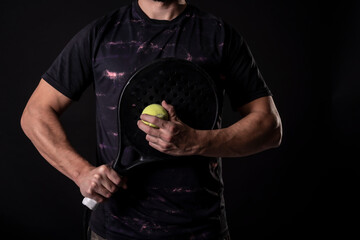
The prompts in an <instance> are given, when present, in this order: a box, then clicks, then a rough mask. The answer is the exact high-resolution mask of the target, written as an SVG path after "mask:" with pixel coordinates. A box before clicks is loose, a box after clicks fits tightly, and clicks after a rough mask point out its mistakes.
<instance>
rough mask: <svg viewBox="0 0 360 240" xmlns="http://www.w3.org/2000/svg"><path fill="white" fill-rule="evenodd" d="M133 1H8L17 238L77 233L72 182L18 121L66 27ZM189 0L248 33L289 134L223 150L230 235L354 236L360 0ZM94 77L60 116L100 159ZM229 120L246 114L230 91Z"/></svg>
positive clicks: (4, 13)
mask: <svg viewBox="0 0 360 240" xmlns="http://www.w3.org/2000/svg"><path fill="white" fill-rule="evenodd" d="M127 2H129V1H121V0H118V1H115V0H105V1H95V0H87V1H86V0H76V1H68V0H63V1H40V0H33V1H6V0H5V1H1V2H0V34H1V37H0V41H1V43H0V61H1V62H0V69H1V71H0V89H1V94H0V114H1V118H0V119H1V120H0V121H1V127H0V140H1V144H0V146H1V155H0V156H1V161H0V170H1V172H0V233H1V235H3V236H5V235H6V234H10V236H12V237H11V239H28V238H29V239H49V240H50V239H51V240H57V239H67V240H75V239H81V234H82V216H83V206H82V204H81V200H82V196H81V194H80V192H79V190H78V188H77V187H76V185H75V184H74V183H73V182H71V181H70V180H69V179H67V178H66V177H65V176H63V175H62V174H60V173H59V172H57V170H55V169H54V168H53V167H51V166H50V165H49V164H48V163H47V162H46V161H45V160H44V159H42V157H41V156H40V155H39V153H38V152H37V151H36V149H35V148H34V147H33V145H32V144H31V142H30V141H29V140H28V139H27V138H26V137H25V135H24V134H23V132H22V130H21V128H20V116H21V113H22V110H23V109H24V107H25V104H26V102H27V100H28V98H29V97H30V95H31V93H32V91H33V90H34V89H35V87H36V86H37V84H38V82H39V80H40V76H41V74H42V73H43V72H44V71H46V69H47V68H48V67H49V66H50V64H51V63H52V62H53V60H54V59H55V57H56V56H57V55H58V54H59V53H60V51H61V50H62V48H63V47H64V46H65V44H66V43H67V42H68V41H69V40H70V38H71V37H72V36H73V35H74V34H75V33H77V32H78V31H79V30H80V29H81V28H82V27H84V26H85V25H86V24H87V23H89V22H90V21H92V20H93V19H95V18H97V17H100V16H102V15H103V14H105V13H108V12H109V11H111V10H113V9H115V8H118V7H120V6H121V5H124V4H125V3H127ZM343 2H346V5H345V4H336V3H334V4H332V5H329V3H326V4H323V3H321V2H320V1H302V0H294V1H280V0H274V1H268V0H240V1H234V0H223V1H215V0H211V1H209V0H207V1H206V0H193V1H192V3H193V4H194V5H197V6H198V7H200V8H202V9H204V10H207V11H210V12H212V13H214V14H215V15H218V16H222V17H223V18H224V19H225V20H226V21H228V22H229V23H231V24H232V25H233V26H235V27H236V28H237V30H238V31H239V32H240V33H241V34H242V35H243V36H244V37H245V39H246V40H247V42H248V44H249V46H250V48H251V50H252V53H253V55H254V57H255V59H256V61H257V63H258V65H259V67H260V70H261V71H262V74H263V76H264V78H265V80H266V82H267V84H268V85H269V87H270V89H271V90H272V92H273V95H274V96H273V97H274V100H275V103H276V104H277V107H278V110H279V112H280V115H281V117H282V121H283V127H284V137H283V142H282V145H281V146H280V147H279V148H277V149H272V150H268V151H265V152H263V153H260V154H256V155H254V156H250V157H245V158H236V159H224V160H223V177H224V182H225V201H226V208H227V217H228V223H229V227H230V231H231V234H232V238H233V239H235V240H237V239H245V240H247V239H309V238H317V239H324V238H326V237H330V236H331V237H339V239H347V238H348V237H350V236H352V234H354V233H355V222H354V221H353V219H352V216H353V215H354V211H355V210H354V209H355V193H356V191H357V188H356V184H355V173H357V172H358V170H357V169H356V168H355V165H354V163H355V162H356V161H357V160H356V159H357V158H356V155H352V154H351V153H352V152H355V150H354V149H356V147H357V143H358V142H359V141H357V140H356V136H357V135H358V133H359V131H358V129H357V128H355V126H356V122H358V120H359V115H358V113H357V112H358V104H357V103H358V102H359V101H358V96H357V95H358V91H359V83H358V78H359V74H358V71H359V67H358V65H359V57H358V56H359V53H360V47H359V44H358V42H359V37H360V34H359V30H358V29H359V27H360V18H359V17H358V14H357V13H358V12H359V10H360V4H359V3H356V1H343ZM93 104H94V97H93V94H92V92H91V88H89V89H88V91H87V92H86V93H85V94H84V95H83V97H82V99H81V100H80V101H79V102H75V103H74V104H73V105H72V106H71V107H70V108H69V110H68V111H67V112H66V113H64V115H63V116H62V122H63V124H64V126H65V129H66V131H67V132H68V135H69V138H70V141H71V142H72V144H73V145H74V146H75V148H76V149H77V150H78V151H79V152H80V153H81V154H82V155H84V156H85V157H86V158H88V159H89V160H90V161H94V160H95V150H94V149H95V134H94V128H95V121H94V114H95V113H94V109H93V107H92V106H93ZM224 116H225V121H224V125H225V126H227V125H229V124H231V123H233V122H234V121H236V119H237V117H238V115H237V114H236V113H233V112H231V110H230V108H229V106H228V103H226V107H225V110H224Z"/></svg>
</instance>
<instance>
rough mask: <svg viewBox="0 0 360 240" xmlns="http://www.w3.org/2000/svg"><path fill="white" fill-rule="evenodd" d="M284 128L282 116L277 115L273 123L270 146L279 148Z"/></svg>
mask: <svg viewBox="0 0 360 240" xmlns="http://www.w3.org/2000/svg"><path fill="white" fill-rule="evenodd" d="M282 137H283V129H282V123H281V120H280V117H278V116H277V117H275V118H274V120H273V121H272V124H271V135H270V138H269V140H270V141H269V145H270V148H277V147H279V146H280V145H281V142H282Z"/></svg>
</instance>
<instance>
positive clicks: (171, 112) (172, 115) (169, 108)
mask: <svg viewBox="0 0 360 240" xmlns="http://www.w3.org/2000/svg"><path fill="white" fill-rule="evenodd" d="M161 106H163V108H165V110H166V111H167V112H168V113H169V121H171V120H175V119H177V117H176V113H175V109H174V106H173V105H170V104H168V103H167V102H166V101H165V100H163V101H162V102H161Z"/></svg>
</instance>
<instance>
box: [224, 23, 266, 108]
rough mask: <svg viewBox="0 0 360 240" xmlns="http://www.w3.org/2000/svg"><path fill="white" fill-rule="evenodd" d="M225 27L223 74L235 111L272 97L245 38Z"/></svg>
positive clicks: (232, 29) (231, 28)
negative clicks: (255, 101)
mask: <svg viewBox="0 0 360 240" xmlns="http://www.w3.org/2000/svg"><path fill="white" fill-rule="evenodd" d="M224 26H225V40H224V47H223V60H222V66H223V74H224V76H225V91H226V93H227V95H228V96H229V99H230V102H231V106H232V108H233V110H236V109H238V108H239V107H241V106H242V105H244V104H246V103H248V102H251V101H252V100H255V99H257V98H260V97H264V96H270V95H271V92H270V90H269V88H268V87H267V85H266V83H265V81H264V79H263V77H262V75H261V73H260V70H259V68H258V66H257V64H256V62H255V60H254V58H253V56H252V54H251V51H250V49H249V47H248V45H247V43H246V42H245V40H244V39H243V37H242V36H241V35H240V34H239V33H238V32H237V31H236V30H235V29H234V28H233V27H231V26H230V25H228V24H224Z"/></svg>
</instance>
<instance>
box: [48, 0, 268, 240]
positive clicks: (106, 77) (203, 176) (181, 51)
mask: <svg viewBox="0 0 360 240" xmlns="http://www.w3.org/2000/svg"><path fill="white" fill-rule="evenodd" d="M166 57H176V58H180V59H186V60H189V61H192V62H194V63H196V64H198V65H199V66H201V67H202V68H204V69H205V70H206V71H207V72H208V73H209V74H210V75H211V76H212V78H213V79H214V80H215V82H216V86H217V88H218V90H219V92H225V93H227V94H228V96H229V98H230V100H231V104H232V107H233V108H234V109H237V108H239V107H240V106H242V105H243V104H245V103H248V102H250V101H252V100H254V99H256V98H259V97H263V96H269V95H270V94H271V93H270V91H269V89H268V87H267V86H266V84H265V82H264V80H263V78H262V77H261V74H260V72H259V69H258V67H257V65H256V63H255V61H254V59H253V57H252V55H251V53H250V50H249V48H248V46H247V44H246V43H245V41H244V39H243V38H242V37H241V36H240V35H239V33H238V32H237V31H235V30H234V29H233V28H232V27H231V26H229V24H227V23H225V22H224V21H222V20H221V19H220V18H217V17H215V16H213V15H211V14H209V13H205V12H202V11H200V10H199V9H197V8H196V7H194V6H192V5H188V6H187V7H186V9H185V10H184V11H183V12H182V13H181V14H180V15H179V16H178V17H177V18H175V19H173V20H172V21H160V20H153V19H150V18H148V17H147V15H146V14H145V13H144V12H143V11H142V10H141V9H140V7H139V5H138V3H137V1H133V2H132V3H131V4H130V5H128V6H125V7H122V8H120V9H117V10H116V11H113V12H111V13H109V14H107V15H106V16H103V17H101V18H99V19H97V20H95V21H93V22H92V23H91V24H89V25H88V26H86V27H85V28H84V29H82V30H81V31H80V32H79V33H78V34H77V35H76V36H75V37H74V38H73V39H72V40H71V41H70V42H69V43H68V44H67V46H66V47H65V48H64V50H63V51H62V52H61V54H60V55H59V56H58V57H57V58H56V60H55V61H54V63H53V64H52V66H51V67H50V68H49V69H48V70H47V72H46V73H45V74H44V75H43V76H42V77H43V78H44V79H45V80H46V81H47V82H48V83H49V84H51V85H52V86H53V87H54V88H56V89H57V90H58V91H60V92H61V93H63V94H64V95H65V96H67V97H69V98H71V99H73V100H78V99H79V98H80V96H81V94H82V93H83V92H84V90H85V89H86V88H87V87H88V86H89V85H90V84H93V86H94V91H95V95H96V124H97V130H96V131H97V152H98V156H97V157H98V161H99V163H100V164H104V163H107V164H108V163H111V162H112V161H113V160H114V159H115V158H116V155H117V152H118V131H117V129H118V127H117V104H118V99H119V95H120V92H121V90H122V89H123V87H124V85H125V83H126V82H127V80H128V79H129V77H130V76H131V75H132V73H134V72H135V71H136V70H137V69H139V68H141V67H142V66H144V65H146V64H148V63H151V62H152V61H154V60H155V59H159V58H166ZM220 102H222V100H221V99H220ZM90 226H91V229H92V230H93V231H95V232H96V233H97V234H99V235H100V236H103V237H104V238H106V239H109V240H110V239H156V240H159V239H218V238H220V237H221V236H223V235H225V234H227V231H228V229H227V223H226V216H225V205H224V199H223V182H222V171H221V159H220V158H209V160H208V161H200V160H199V161H196V159H192V161H174V162H171V163H170V162H166V161H164V162H161V163H154V164H149V165H147V166H146V167H144V168H139V170H138V171H134V172H133V173H132V174H131V175H130V176H129V180H128V189H127V190H120V191H118V192H117V193H116V194H115V195H114V196H113V197H111V198H110V199H108V200H107V201H105V202H104V203H102V204H99V205H98V207H97V208H96V209H95V210H94V211H93V212H92V216H91V221H90Z"/></svg>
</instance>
